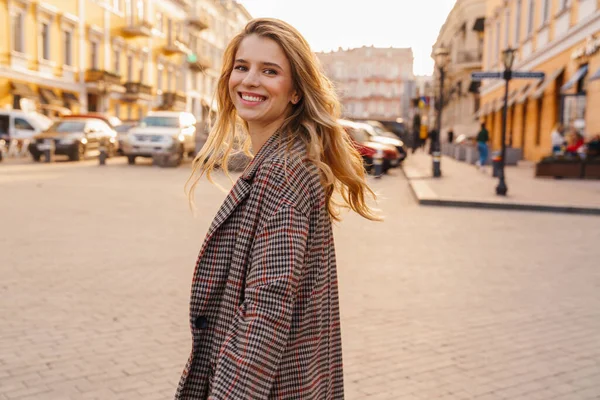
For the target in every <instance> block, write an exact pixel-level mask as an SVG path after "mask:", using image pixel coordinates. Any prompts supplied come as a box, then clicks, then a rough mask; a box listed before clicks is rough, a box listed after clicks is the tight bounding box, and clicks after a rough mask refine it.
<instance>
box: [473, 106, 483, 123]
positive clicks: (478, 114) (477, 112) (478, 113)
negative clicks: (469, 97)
mask: <svg viewBox="0 0 600 400" xmlns="http://www.w3.org/2000/svg"><path fill="white" fill-rule="evenodd" d="M484 111H485V104H484V105H483V106H481V107H479V110H477V111H476V112H475V114H474V117H475V119H478V118H481V117H483V116H484V115H485V114H484Z"/></svg>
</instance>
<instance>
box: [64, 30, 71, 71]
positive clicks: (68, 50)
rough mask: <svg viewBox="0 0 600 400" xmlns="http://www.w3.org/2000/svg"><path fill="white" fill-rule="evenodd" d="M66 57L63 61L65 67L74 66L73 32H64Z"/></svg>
mask: <svg viewBox="0 0 600 400" xmlns="http://www.w3.org/2000/svg"><path fill="white" fill-rule="evenodd" d="M64 39H65V42H64V51H65V53H64V55H65V59H64V60H63V61H64V63H65V65H73V33H72V32H71V31H64Z"/></svg>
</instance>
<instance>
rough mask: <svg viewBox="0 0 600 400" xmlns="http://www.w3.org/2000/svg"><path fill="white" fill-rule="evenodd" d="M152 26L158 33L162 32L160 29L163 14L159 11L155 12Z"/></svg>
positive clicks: (161, 27) (161, 28)
mask: <svg viewBox="0 0 600 400" xmlns="http://www.w3.org/2000/svg"><path fill="white" fill-rule="evenodd" d="M154 27H155V28H156V30H157V31H159V32H160V33H162V31H163V29H164V27H163V15H162V13H161V12H160V11H159V12H157V13H156V21H155V24H154Z"/></svg>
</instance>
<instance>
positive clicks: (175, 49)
mask: <svg viewBox="0 0 600 400" xmlns="http://www.w3.org/2000/svg"><path fill="white" fill-rule="evenodd" d="M163 53H164V54H165V55H167V56H171V55H173V54H189V53H191V50H190V48H189V47H188V45H187V44H186V43H185V42H184V41H182V40H180V39H179V38H177V39H175V40H174V41H172V42H171V41H170V42H169V43H168V44H167V45H166V46H165V47H163Z"/></svg>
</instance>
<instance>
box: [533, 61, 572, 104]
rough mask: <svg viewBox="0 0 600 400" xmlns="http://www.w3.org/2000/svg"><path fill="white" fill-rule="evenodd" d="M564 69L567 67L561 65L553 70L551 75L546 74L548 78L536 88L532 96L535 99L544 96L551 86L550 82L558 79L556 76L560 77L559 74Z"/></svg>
mask: <svg viewBox="0 0 600 400" xmlns="http://www.w3.org/2000/svg"><path fill="white" fill-rule="evenodd" d="M564 70H565V67H560V68H558V69H556V70H555V71H554V72H552V73H551V74H550V75H548V76H546V79H544V81H543V82H541V83H540V84H539V86H538V87H537V89H535V92H533V94H532V95H531V97H533V98H534V99H539V98H540V97H542V96H543V95H544V92H545V91H546V89H547V88H548V86H550V84H552V83H553V82H554V81H555V80H556V78H558V76H559V75H560V74H562V73H563V72H564Z"/></svg>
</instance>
